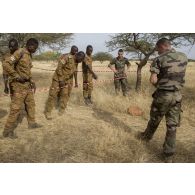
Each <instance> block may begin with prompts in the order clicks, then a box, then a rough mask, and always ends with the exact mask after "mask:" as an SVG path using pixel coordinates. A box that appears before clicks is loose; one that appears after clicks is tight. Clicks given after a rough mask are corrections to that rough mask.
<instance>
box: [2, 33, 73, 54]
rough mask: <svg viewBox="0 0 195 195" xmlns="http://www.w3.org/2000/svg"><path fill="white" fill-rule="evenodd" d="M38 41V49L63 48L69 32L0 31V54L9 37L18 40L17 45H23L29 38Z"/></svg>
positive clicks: (5, 47)
mask: <svg viewBox="0 0 195 195" xmlns="http://www.w3.org/2000/svg"><path fill="white" fill-rule="evenodd" d="M31 37H33V38H36V39H38V41H39V49H44V48H50V49H53V50H57V51H60V50H63V49H64V48H65V47H67V45H68V44H69V43H70V40H71V37H72V34H71V33H0V54H2V53H4V52H5V51H6V50H7V45H8V41H9V40H10V39H11V38H15V39H17V40H18V43H19V46H20V47H24V46H25V44H26V41H27V40H28V39H29V38H31Z"/></svg>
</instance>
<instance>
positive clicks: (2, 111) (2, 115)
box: [0, 109, 7, 119]
mask: <svg viewBox="0 0 195 195" xmlns="http://www.w3.org/2000/svg"><path fill="white" fill-rule="evenodd" d="M6 115H7V111H6V110H3V109H0V119H1V118H3V117H4V116H6Z"/></svg>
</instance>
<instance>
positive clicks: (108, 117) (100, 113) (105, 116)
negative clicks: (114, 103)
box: [93, 108, 133, 132]
mask: <svg viewBox="0 0 195 195" xmlns="http://www.w3.org/2000/svg"><path fill="white" fill-rule="evenodd" d="M93 111H94V113H93V116H94V117H95V118H96V119H99V120H103V121H105V122H107V123H110V124H111V125H113V126H115V127H120V128H121V129H124V131H126V132H132V131H133V129H132V128H131V127H129V126H128V125H127V124H125V123H124V122H123V121H121V120H119V119H118V118H116V117H114V116H113V114H112V113H111V112H108V111H105V110H102V109H98V108H93Z"/></svg>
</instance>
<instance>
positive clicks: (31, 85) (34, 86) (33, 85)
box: [30, 82, 37, 93]
mask: <svg viewBox="0 0 195 195" xmlns="http://www.w3.org/2000/svg"><path fill="white" fill-rule="evenodd" d="M30 87H31V89H33V91H34V93H35V92H36V89H37V88H36V84H35V82H31V83H30Z"/></svg>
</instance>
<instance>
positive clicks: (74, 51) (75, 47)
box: [70, 45, 79, 88]
mask: <svg viewBox="0 0 195 195" xmlns="http://www.w3.org/2000/svg"><path fill="white" fill-rule="evenodd" d="M77 52H78V47H77V46H75V45H73V46H72V47H71V50H70V53H71V54H72V55H74V56H75V55H76V53H77ZM75 65H76V71H75V72H74V81H75V82H74V87H75V88H78V87H79V85H78V79H77V71H78V63H75Z"/></svg>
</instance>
